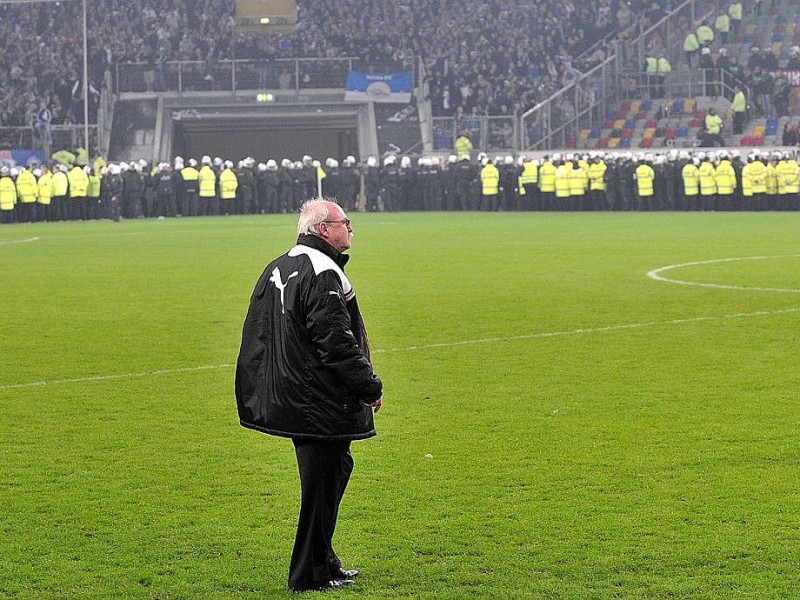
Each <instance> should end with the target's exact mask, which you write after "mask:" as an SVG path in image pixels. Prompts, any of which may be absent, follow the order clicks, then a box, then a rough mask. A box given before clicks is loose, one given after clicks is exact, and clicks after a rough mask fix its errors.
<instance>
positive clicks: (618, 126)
mask: <svg viewBox="0 0 800 600" xmlns="http://www.w3.org/2000/svg"><path fill="white" fill-rule="evenodd" d="M623 127H625V120H624V119H617V120H616V121H614V129H620V130H621V129H622V128H623Z"/></svg>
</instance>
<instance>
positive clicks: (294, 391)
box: [236, 235, 382, 440]
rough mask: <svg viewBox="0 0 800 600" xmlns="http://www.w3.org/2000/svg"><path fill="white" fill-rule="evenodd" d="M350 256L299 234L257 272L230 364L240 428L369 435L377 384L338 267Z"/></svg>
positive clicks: (352, 302) (352, 295) (352, 296)
mask: <svg viewBox="0 0 800 600" xmlns="http://www.w3.org/2000/svg"><path fill="white" fill-rule="evenodd" d="M348 259H349V256H347V255H345V254H340V253H339V252H337V251H336V250H335V249H334V248H332V247H331V246H330V245H329V244H328V243H327V242H325V241H324V240H322V239H320V238H318V237H316V236H313V235H301V236H300V237H299V238H298V240H297V246H295V247H294V248H292V249H291V250H289V252H287V253H286V254H284V255H282V256H280V257H278V258H277V259H275V260H274V261H272V262H271V263H270V264H269V265H267V268H266V269H265V270H264V272H263V273H262V274H261V277H260V278H259V280H258V282H257V283H256V287H255V290H254V291H253V295H252V297H251V298H250V308H249V310H248V312H247V317H246V319H245V322H244V327H243V331H242V345H241V349H240V351H239V358H238V360H237V363H236V403H237V407H238V410H239V422H240V423H241V424H242V425H243V426H244V427H249V428H251V429H256V430H258V431H261V432H263V433H268V434H271V435H278V436H284V437H292V438H294V437H308V438H317V439H328V440H357V439H363V438H368V437H372V436H373V435H375V427H374V423H373V418H372V409H371V407H370V406H368V404H370V403H372V402H375V401H376V400H378V399H379V398H380V397H381V395H382V384H381V380H380V379H379V378H378V376H377V375H375V373H373V371H372V364H371V362H370V358H369V344H368V342H367V334H366V330H365V329H364V325H363V321H362V320H361V314H360V312H359V310H358V303H357V302H356V298H355V291H354V290H353V288H352V286H351V285H350V282H349V281H348V279H347V276H346V275H345V274H344V271H343V270H342V269H343V268H344V265H345V264H346V263H347V261H348Z"/></svg>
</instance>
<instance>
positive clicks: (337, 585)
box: [292, 579, 355, 592]
mask: <svg viewBox="0 0 800 600" xmlns="http://www.w3.org/2000/svg"><path fill="white" fill-rule="evenodd" d="M354 583H355V581H353V580H352V579H331V580H329V581H324V582H322V583H321V584H319V585H312V586H311V587H302V588H292V591H293V592H325V591H328V590H339V589H341V588H343V587H347V586H348V585H353V584H354Z"/></svg>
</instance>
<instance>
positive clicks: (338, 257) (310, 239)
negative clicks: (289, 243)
mask: <svg viewBox="0 0 800 600" xmlns="http://www.w3.org/2000/svg"><path fill="white" fill-rule="evenodd" d="M297 243H298V244H300V245H301V246H308V247H309V248H314V249H316V250H319V251H320V252H322V253H323V254H325V255H326V256H329V257H330V258H331V260H333V262H335V263H336V264H337V265H338V266H339V268H340V269H344V266H345V265H346V264H347V261H349V260H350V256H349V255H347V254H342V253H341V252H339V251H338V250H337V249H336V248H334V247H333V246H331V245H330V244H329V243H328V242H326V241H325V240H323V239H322V238H321V237H318V236H316V235H311V234H307V233H301V234H300V235H299V236H297Z"/></svg>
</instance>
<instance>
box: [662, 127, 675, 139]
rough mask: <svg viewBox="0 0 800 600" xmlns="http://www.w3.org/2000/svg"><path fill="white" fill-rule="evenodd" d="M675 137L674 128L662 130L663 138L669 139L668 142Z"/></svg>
mask: <svg viewBox="0 0 800 600" xmlns="http://www.w3.org/2000/svg"><path fill="white" fill-rule="evenodd" d="M676 135H677V131H676V129H675V128H674V127H667V128H666V129H665V130H664V137H665V138H667V139H670V140H671V139H672V138H674V137H675V136H676Z"/></svg>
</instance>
